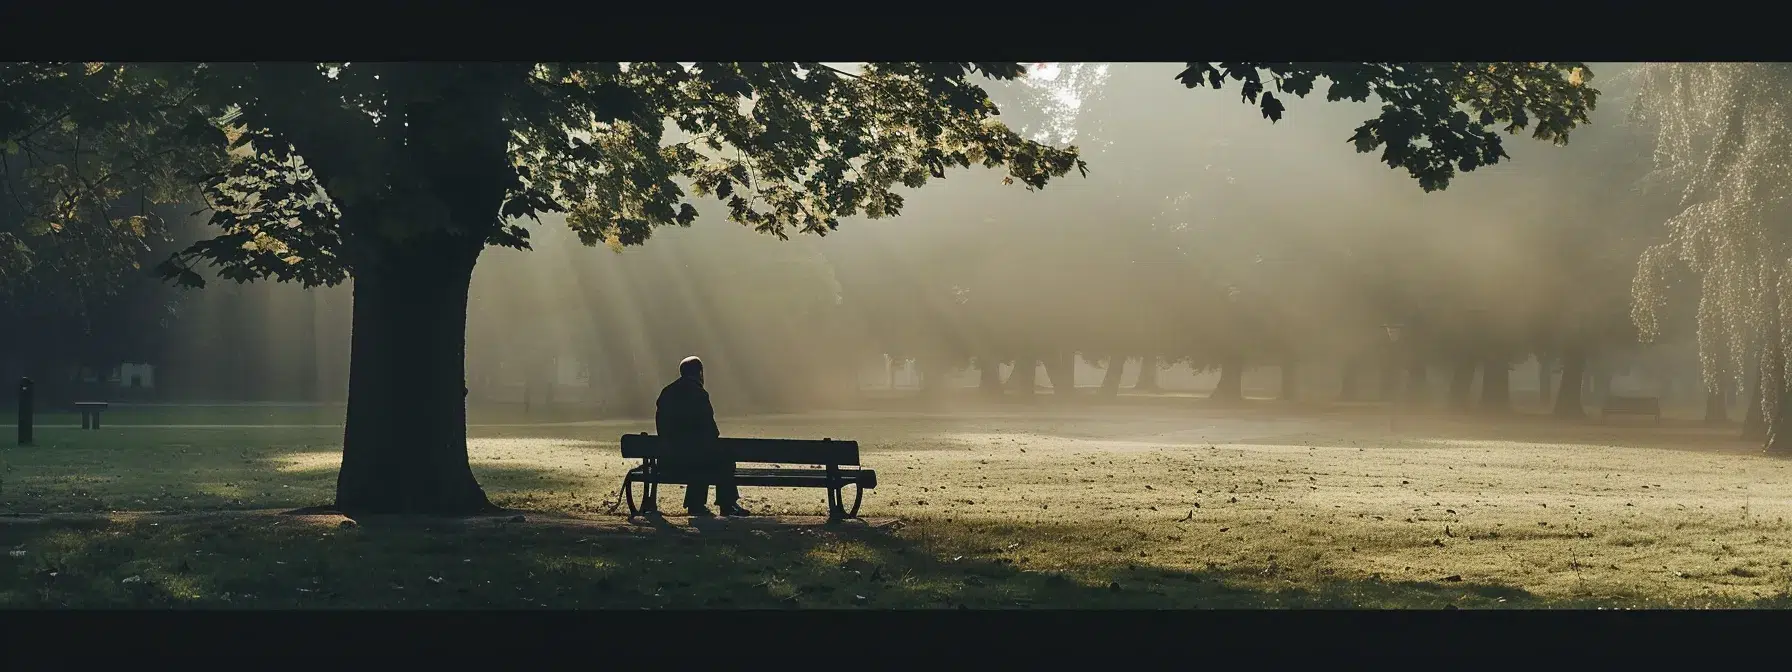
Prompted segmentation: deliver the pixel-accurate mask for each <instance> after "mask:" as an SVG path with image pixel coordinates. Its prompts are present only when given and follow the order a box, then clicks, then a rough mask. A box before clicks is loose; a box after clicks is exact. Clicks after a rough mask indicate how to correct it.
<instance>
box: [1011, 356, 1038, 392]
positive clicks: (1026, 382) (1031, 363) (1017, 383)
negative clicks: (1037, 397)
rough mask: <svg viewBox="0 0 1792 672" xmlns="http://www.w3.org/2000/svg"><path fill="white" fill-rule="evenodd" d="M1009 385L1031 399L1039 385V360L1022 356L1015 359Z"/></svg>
mask: <svg viewBox="0 0 1792 672" xmlns="http://www.w3.org/2000/svg"><path fill="white" fill-rule="evenodd" d="M1008 387H1009V389H1011V390H1014V391H1015V392H1019V393H1020V395H1021V396H1022V397H1025V398H1028V399H1031V398H1033V395H1034V393H1036V392H1038V391H1039V390H1038V387H1039V360H1037V359H1032V358H1030V357H1020V358H1017V359H1015V360H1014V370H1013V371H1009V372H1008Z"/></svg>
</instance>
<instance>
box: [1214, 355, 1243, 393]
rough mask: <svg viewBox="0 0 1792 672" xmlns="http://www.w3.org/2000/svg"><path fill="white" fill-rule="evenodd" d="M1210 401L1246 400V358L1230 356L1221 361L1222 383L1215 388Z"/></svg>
mask: <svg viewBox="0 0 1792 672" xmlns="http://www.w3.org/2000/svg"><path fill="white" fill-rule="evenodd" d="M1207 398H1208V399H1213V400H1216V401H1243V400H1244V357H1242V356H1239V355H1236V354H1229V355H1226V356H1225V357H1223V358H1222V359H1221V360H1220V381H1219V383H1218V384H1216V385H1214V386H1213V392H1211V393H1209V394H1208V395H1207Z"/></svg>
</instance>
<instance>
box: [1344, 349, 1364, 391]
mask: <svg viewBox="0 0 1792 672" xmlns="http://www.w3.org/2000/svg"><path fill="white" fill-rule="evenodd" d="M1342 368H1343V371H1341V372H1339V374H1338V378H1339V380H1338V401H1356V400H1358V399H1359V398H1361V394H1362V388H1363V380H1362V377H1363V376H1362V373H1363V366H1362V360H1361V359H1359V358H1357V357H1354V356H1352V357H1345V358H1344V366H1343V367H1342Z"/></svg>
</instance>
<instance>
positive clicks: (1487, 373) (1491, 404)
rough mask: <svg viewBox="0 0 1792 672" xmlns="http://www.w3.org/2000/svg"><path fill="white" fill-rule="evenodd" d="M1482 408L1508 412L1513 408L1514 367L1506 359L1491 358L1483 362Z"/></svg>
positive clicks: (1492, 411) (1490, 410)
mask: <svg viewBox="0 0 1792 672" xmlns="http://www.w3.org/2000/svg"><path fill="white" fill-rule="evenodd" d="M1480 408H1481V410H1482V411H1483V412H1487V413H1506V412H1509V411H1511V410H1512V369H1511V364H1510V363H1509V362H1507V361H1506V360H1504V359H1489V360H1487V361H1486V362H1484V363H1482V364H1481V407H1480Z"/></svg>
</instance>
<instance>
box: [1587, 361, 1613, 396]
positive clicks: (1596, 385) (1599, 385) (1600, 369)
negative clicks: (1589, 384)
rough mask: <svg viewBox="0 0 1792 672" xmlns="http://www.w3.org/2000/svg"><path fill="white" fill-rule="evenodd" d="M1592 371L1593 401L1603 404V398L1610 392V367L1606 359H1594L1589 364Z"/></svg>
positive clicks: (1609, 394)
mask: <svg viewBox="0 0 1792 672" xmlns="http://www.w3.org/2000/svg"><path fill="white" fill-rule="evenodd" d="M1591 368H1592V373H1593V401H1594V403H1597V404H1599V405H1600V406H1602V407H1603V406H1605V400H1606V399H1608V398H1610V397H1611V394H1612V377H1613V376H1612V367H1611V363H1610V362H1607V361H1595V362H1592V364H1591Z"/></svg>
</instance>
